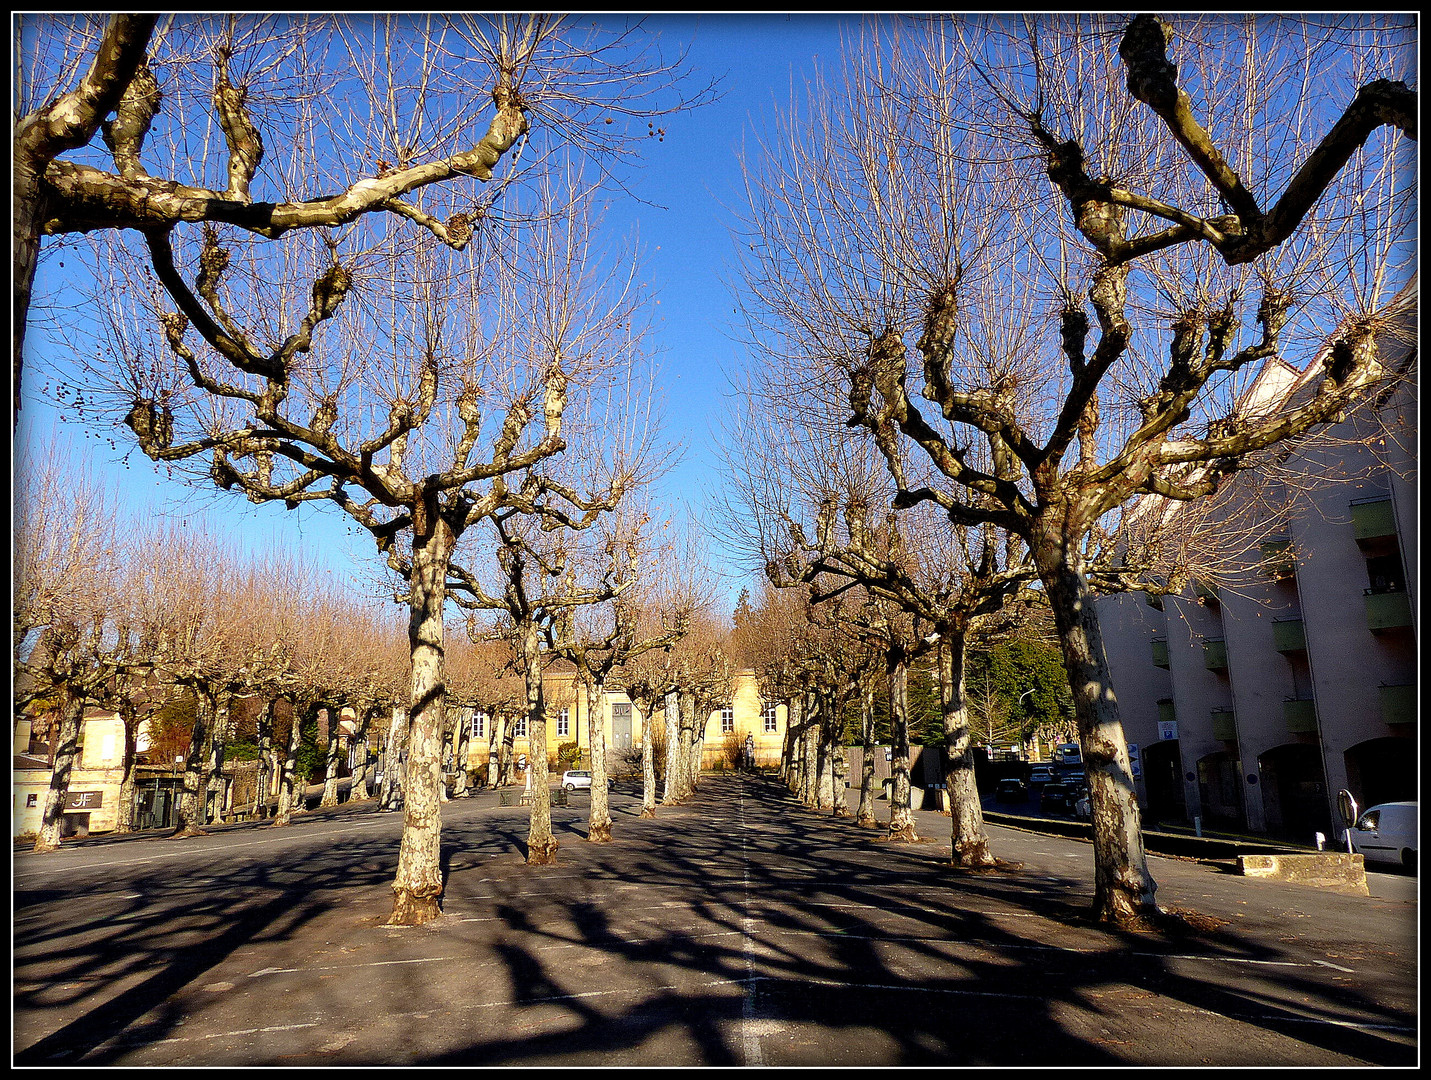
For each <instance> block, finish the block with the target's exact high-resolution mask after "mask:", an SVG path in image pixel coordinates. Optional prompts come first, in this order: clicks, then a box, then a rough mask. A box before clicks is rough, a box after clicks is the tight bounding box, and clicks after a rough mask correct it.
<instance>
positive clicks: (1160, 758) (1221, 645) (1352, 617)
mask: <svg viewBox="0 0 1431 1080" xmlns="http://www.w3.org/2000/svg"><path fill="white" fill-rule="evenodd" d="M1407 319H1408V321H1407V322H1406V323H1405V324H1404V325H1403V332H1402V333H1400V334H1397V335H1395V336H1394V340H1392V341H1390V342H1389V343H1388V342H1384V343H1383V347H1382V352H1383V356H1384V357H1386V358H1387V362H1388V365H1389V366H1393V367H1395V366H1397V365H1398V364H1399V366H1400V369H1401V370H1403V371H1404V372H1406V373H1407V374H1408V378H1406V379H1405V380H1403V381H1402V382H1401V384H1400V385H1399V387H1398V388H1397V389H1395V390H1394V391H1392V392H1390V393H1388V394H1386V395H1384V396H1383V397H1381V398H1380V399H1378V400H1377V401H1375V402H1374V403H1370V404H1368V405H1367V406H1365V407H1363V408H1361V409H1359V410H1357V411H1356V412H1355V413H1354V414H1352V415H1351V416H1349V417H1347V418H1345V419H1343V420H1342V421H1341V422H1340V423H1338V424H1336V425H1334V426H1332V428H1331V429H1330V431H1329V432H1327V433H1326V436H1327V437H1325V438H1319V439H1318V440H1316V441H1314V442H1313V443H1311V444H1309V445H1308V446H1306V447H1304V448H1302V449H1299V450H1296V451H1294V452H1292V453H1291V454H1287V455H1283V456H1282V457H1281V458H1280V460H1278V461H1277V463H1276V469H1275V475H1272V474H1271V471H1270V470H1269V474H1268V475H1262V476H1259V475H1255V474H1254V475H1250V476H1247V477H1246V478H1245V479H1244V476H1243V475H1242V474H1239V476H1238V478H1237V479H1238V482H1239V483H1244V484H1245V486H1246V488H1247V489H1248V490H1252V489H1254V488H1258V487H1259V485H1260V488H1259V490H1258V494H1259V498H1260V499H1262V500H1265V501H1266V502H1267V503H1269V504H1274V505H1278V506H1280V507H1283V508H1285V509H1284V510H1283V511H1282V512H1280V513H1279V514H1278V515H1277V516H1276V517H1275V518H1269V519H1268V520H1266V521H1264V522H1263V523H1262V524H1263V525H1264V527H1263V528H1261V529H1250V530H1248V529H1246V522H1245V511H1246V506H1247V505H1248V504H1246V503H1244V504H1242V511H1243V513H1244V517H1243V518H1242V519H1240V520H1239V524H1238V525H1237V526H1236V527H1235V530H1234V529H1233V528H1232V527H1230V528H1229V532H1233V531H1237V530H1245V531H1246V535H1247V536H1248V537H1249V542H1248V544H1247V546H1246V548H1245V549H1244V550H1243V551H1242V552H1241V554H1240V555H1238V556H1235V557H1234V558H1233V559H1232V560H1231V562H1232V565H1231V567H1230V568H1227V569H1225V570H1224V571H1223V572H1220V573H1219V574H1218V575H1217V577H1216V580H1215V581H1209V582H1204V583H1195V585H1194V587H1193V588H1190V589H1189V590H1188V591H1187V592H1186V593H1185V594H1184V595H1181V596H1167V597H1162V598H1160V599H1152V598H1147V597H1144V596H1143V595H1141V594H1136V593H1131V594H1121V595H1113V596H1103V597H1100V598H1099V600H1098V611H1099V621H1100V624H1101V626H1102V628H1103V632H1104V639H1105V648H1106V650H1107V654H1108V660H1109V666H1110V671H1111V674H1112V681H1113V688H1114V691H1115V693H1116V694H1117V697H1118V701H1119V711H1120V714H1121V716H1122V718H1123V726H1124V729H1125V732H1126V734H1127V738H1128V741H1129V743H1130V744H1132V745H1133V746H1134V747H1135V748H1136V756H1137V758H1138V767H1137V769H1136V771H1137V772H1138V774H1139V775H1138V776H1137V779H1136V782H1137V785H1138V791H1139V798H1140V801H1141V802H1142V804H1143V805H1144V807H1145V809H1146V816H1147V818H1148V819H1149V824H1150V827H1151V824H1152V822H1156V821H1167V822H1190V821H1193V820H1194V819H1201V821H1202V822H1203V823H1205V824H1207V825H1208V826H1209V827H1213V828H1216V827H1218V826H1222V827H1225V828H1232V829H1236V830H1245V831H1250V832H1253V833H1266V834H1268V835H1272V836H1279V837H1284V838H1288V839H1297V840H1300V841H1304V842H1310V841H1311V840H1312V838H1313V835H1314V834H1315V833H1317V832H1321V833H1323V834H1324V835H1326V836H1328V837H1332V836H1335V835H1336V833H1337V832H1338V831H1339V830H1340V828H1341V827H1342V826H1343V824H1344V823H1343V822H1341V820H1340V817H1339V815H1338V814H1337V809H1336V798H1337V793H1338V792H1339V791H1341V790H1343V789H1345V790H1347V791H1349V792H1351V794H1352V796H1353V797H1354V798H1355V799H1356V801H1357V803H1358V805H1360V806H1361V807H1366V806H1368V805H1373V804H1376V803H1381V802H1390V801H1397V800H1415V799H1416V797H1417V762H1418V760H1419V732H1418V725H1417V694H1418V685H1417V662H1416V661H1417V651H1416V636H1417V631H1416V612H1417V598H1418V569H1419V568H1418V560H1417V550H1418V549H1417V482H1416V455H1415V447H1416V432H1417V414H1416V399H1415V386H1414V380H1413V379H1411V378H1410V377H1409V375H1410V374H1411V372H1412V371H1413V369H1412V364H1413V360H1414V355H1413V354H1412V353H1411V351H1410V350H1412V349H1414V326H1415V309H1414V308H1413V309H1412V311H1411V314H1410V315H1409V316H1408V317H1407ZM1408 327H1409V328H1410V331H1411V332H1410V333H1406V332H1405V330H1406V328H1408ZM1319 363H1320V358H1318V360H1316V361H1314V362H1313V365H1314V366H1315V365H1317V364H1319ZM1278 365H1280V362H1274V364H1273V365H1271V366H1269V368H1268V369H1265V370H1264V373H1263V375H1261V376H1259V381H1260V382H1262V384H1263V385H1262V386H1261V387H1260V389H1261V390H1263V391H1267V390H1268V388H1269V385H1270V386H1271V388H1272V391H1273V392H1275V393H1277V394H1278V395H1281V400H1283V401H1289V400H1295V399H1296V397H1297V395H1298V394H1299V393H1303V392H1305V387H1306V383H1307V381H1308V375H1307V373H1296V372H1294V371H1291V369H1288V368H1286V366H1285V365H1280V367H1279V366H1278ZM1311 370H1312V369H1311V368H1309V369H1308V371H1309V372H1310V371H1311ZM1289 371H1290V372H1291V375H1290V377H1289V375H1288V372H1289ZM1258 389H1259V387H1258V386H1257V385H1256V384H1254V388H1253V391H1252V392H1256V391H1257V390H1258ZM1299 478H1300V479H1301V480H1304V481H1306V482H1305V483H1300V484H1299V483H1298V480H1299ZM1291 489H1295V492H1293V491H1292V490H1291ZM1269 493H1270V494H1269Z"/></svg>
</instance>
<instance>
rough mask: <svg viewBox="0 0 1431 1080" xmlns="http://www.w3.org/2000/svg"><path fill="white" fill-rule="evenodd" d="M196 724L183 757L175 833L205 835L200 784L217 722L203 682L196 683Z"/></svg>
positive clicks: (177, 834) (212, 702) (180, 834)
mask: <svg viewBox="0 0 1431 1080" xmlns="http://www.w3.org/2000/svg"><path fill="white" fill-rule="evenodd" d="M193 690H194V727H193V729H192V731H191V733H190V735H189V752H188V754H186V755H185V757H184V790H183V792H182V793H181V794H180V796H179V801H178V805H177V807H176V809H177V811H178V821H177V822H176V827H175V829H174V832H173V835H174V836H201V835H203V832H204V830H203V813H204V806H203V802H202V799H201V796H200V785H201V784H202V783H203V781H204V779H205V778H206V776H207V771H206V769H205V766H206V765H207V761H206V760H205V758H206V756H207V754H208V751H209V748H210V746H211V738H212V732H213V724H214V699H213V695H212V694H211V693H210V692H209V691H208V690H207V689H206V688H205V687H203V686H202V685H200V684H197V683H196V684H194V685H193Z"/></svg>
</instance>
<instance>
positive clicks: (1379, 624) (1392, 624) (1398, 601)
mask: <svg viewBox="0 0 1431 1080" xmlns="http://www.w3.org/2000/svg"><path fill="white" fill-rule="evenodd" d="M1366 625H1367V629H1368V630H1370V631H1371V632H1372V633H1378V632H1380V631H1382V630H1394V629H1396V628H1398V627H1402V626H1410V625H1411V597H1410V595H1409V594H1408V593H1406V592H1404V591H1403V592H1373V591H1372V590H1371V589H1367V590H1366Z"/></svg>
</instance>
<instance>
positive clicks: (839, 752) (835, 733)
mask: <svg viewBox="0 0 1431 1080" xmlns="http://www.w3.org/2000/svg"><path fill="white" fill-rule="evenodd" d="M845 700H848V698H846V699H845ZM843 731H844V723H843V722H842V720H840V719H839V718H838V715H837V713H836V710H835V702H834V699H833V698H832V704H831V718H830V731H829V735H830V786H831V788H832V789H833V790H832V791H831V800H830V802H831V807H832V810H831V812H832V813H833V814H834V816H835V817H849V816H850V800H849V796H848V794H847V792H848V789H849V775H850V762H849V756H848V755H847V754H846V753H845V746H844V739H843V738H841V734H842V733H843Z"/></svg>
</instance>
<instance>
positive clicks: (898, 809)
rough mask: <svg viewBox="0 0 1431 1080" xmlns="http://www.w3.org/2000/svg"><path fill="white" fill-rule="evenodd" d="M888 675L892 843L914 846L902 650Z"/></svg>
mask: <svg viewBox="0 0 1431 1080" xmlns="http://www.w3.org/2000/svg"><path fill="white" fill-rule="evenodd" d="M886 667H887V670H888V673H889V723H890V735H891V741H892V742H893V743H894V753H893V761H892V762H891V763H890V772H891V773H892V774H893V779H894V784H893V786H892V789H891V791H890V795H889V839H891V840H895V841H899V842H901V843H914V842H915V841H916V840H918V839H919V834H918V833H916V832H915V831H914V815H913V813H911V812H910V807H909V659H908V657H907V656H906V654H905V652H904V650H903V649H902V648H898V647H896V648H892V649H891V650H890V651H889V653H888V654H887V659H886Z"/></svg>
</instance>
